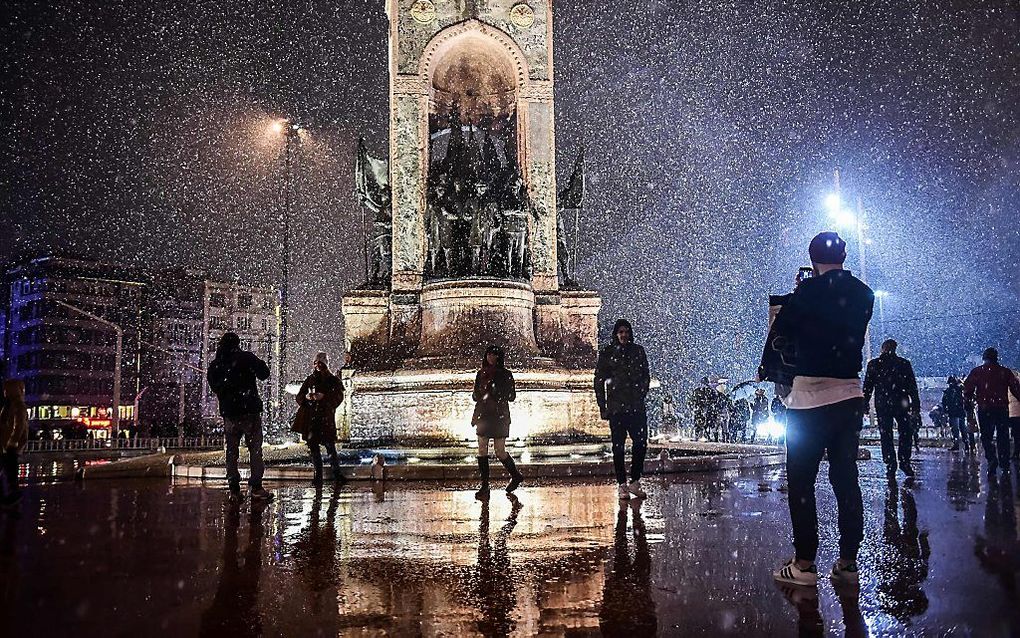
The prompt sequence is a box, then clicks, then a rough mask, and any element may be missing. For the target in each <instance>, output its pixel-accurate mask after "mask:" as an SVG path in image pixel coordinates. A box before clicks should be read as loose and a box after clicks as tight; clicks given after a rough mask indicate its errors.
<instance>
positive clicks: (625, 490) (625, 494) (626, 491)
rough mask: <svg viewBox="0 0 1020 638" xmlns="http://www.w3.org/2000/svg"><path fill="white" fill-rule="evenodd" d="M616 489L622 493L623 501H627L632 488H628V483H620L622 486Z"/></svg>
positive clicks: (621, 498)
mask: <svg viewBox="0 0 1020 638" xmlns="http://www.w3.org/2000/svg"><path fill="white" fill-rule="evenodd" d="M616 491H617V492H618V493H619V494H620V500H621V501H625V500H627V499H629V498H630V490H629V489H628V488H627V484H626V483H620V486H619V487H618V488H617V490H616Z"/></svg>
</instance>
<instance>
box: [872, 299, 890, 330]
mask: <svg viewBox="0 0 1020 638" xmlns="http://www.w3.org/2000/svg"><path fill="white" fill-rule="evenodd" d="M888 296H889V291H888V290H876V291H875V299H877V300H878V323H879V325H880V326H881V330H882V335H881V336H883V337H885V299H886V297H888Z"/></svg>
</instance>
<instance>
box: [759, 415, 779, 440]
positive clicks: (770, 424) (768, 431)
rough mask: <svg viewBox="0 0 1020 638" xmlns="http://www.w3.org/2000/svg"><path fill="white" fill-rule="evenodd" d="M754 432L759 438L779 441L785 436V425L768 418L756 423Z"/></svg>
mask: <svg viewBox="0 0 1020 638" xmlns="http://www.w3.org/2000/svg"><path fill="white" fill-rule="evenodd" d="M755 433H756V434H757V435H758V438H759V439H769V440H771V441H779V440H781V439H784V438H786V426H784V425H783V424H782V423H780V422H779V421H776V420H775V419H771V418H770V419H769V420H768V421H765V422H763V423H760V424H758V427H757V429H756V430H755Z"/></svg>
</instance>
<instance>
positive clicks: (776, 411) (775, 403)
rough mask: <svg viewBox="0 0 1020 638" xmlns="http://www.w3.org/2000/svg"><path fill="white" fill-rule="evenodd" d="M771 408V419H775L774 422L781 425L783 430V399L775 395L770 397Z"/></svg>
mask: <svg viewBox="0 0 1020 638" xmlns="http://www.w3.org/2000/svg"><path fill="white" fill-rule="evenodd" d="M771 410H772V420H773V421H775V422H776V423H778V424H779V425H781V426H783V429H784V430H785V429H786V404H785V403H783V399H782V398H781V397H778V396H776V397H773V398H772V406H771Z"/></svg>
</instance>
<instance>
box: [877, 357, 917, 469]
mask: <svg viewBox="0 0 1020 638" xmlns="http://www.w3.org/2000/svg"><path fill="white" fill-rule="evenodd" d="M872 394H874V396H875V412H877V413H878V431H879V434H880V435H881V437H882V460H883V461H885V471H886V475H887V476H889V478H892V477H894V476H896V459H897V458H899V462H900V469H901V470H903V473H904V474H906V475H907V476H913V475H914V468H913V467H911V465H910V451H911V449H912V448H911V446H912V445H913V443H914V431H915V429H916V428H917V426H918V425H920V423H921V399H920V397H919V396H918V393H917V377H916V376H914V368H913V366H911V365H910V361H908V360H906V359H904V358H903V357H901V356H899V355H897V354H896V341H895V340H893V339H886V340H885V342H883V343H882V354H881V355H879V356H878V358H876V359H872V360H871V361H869V362H868V370H867V372H866V373H865V375H864V404H865V406H867V405H868V403H869V402H870V401H871V397H872ZM894 423H895V425H896V429H897V431H898V432H897V434H898V437H899V451H898V452H897V446H896V445H894V444H893V424H894Z"/></svg>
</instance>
